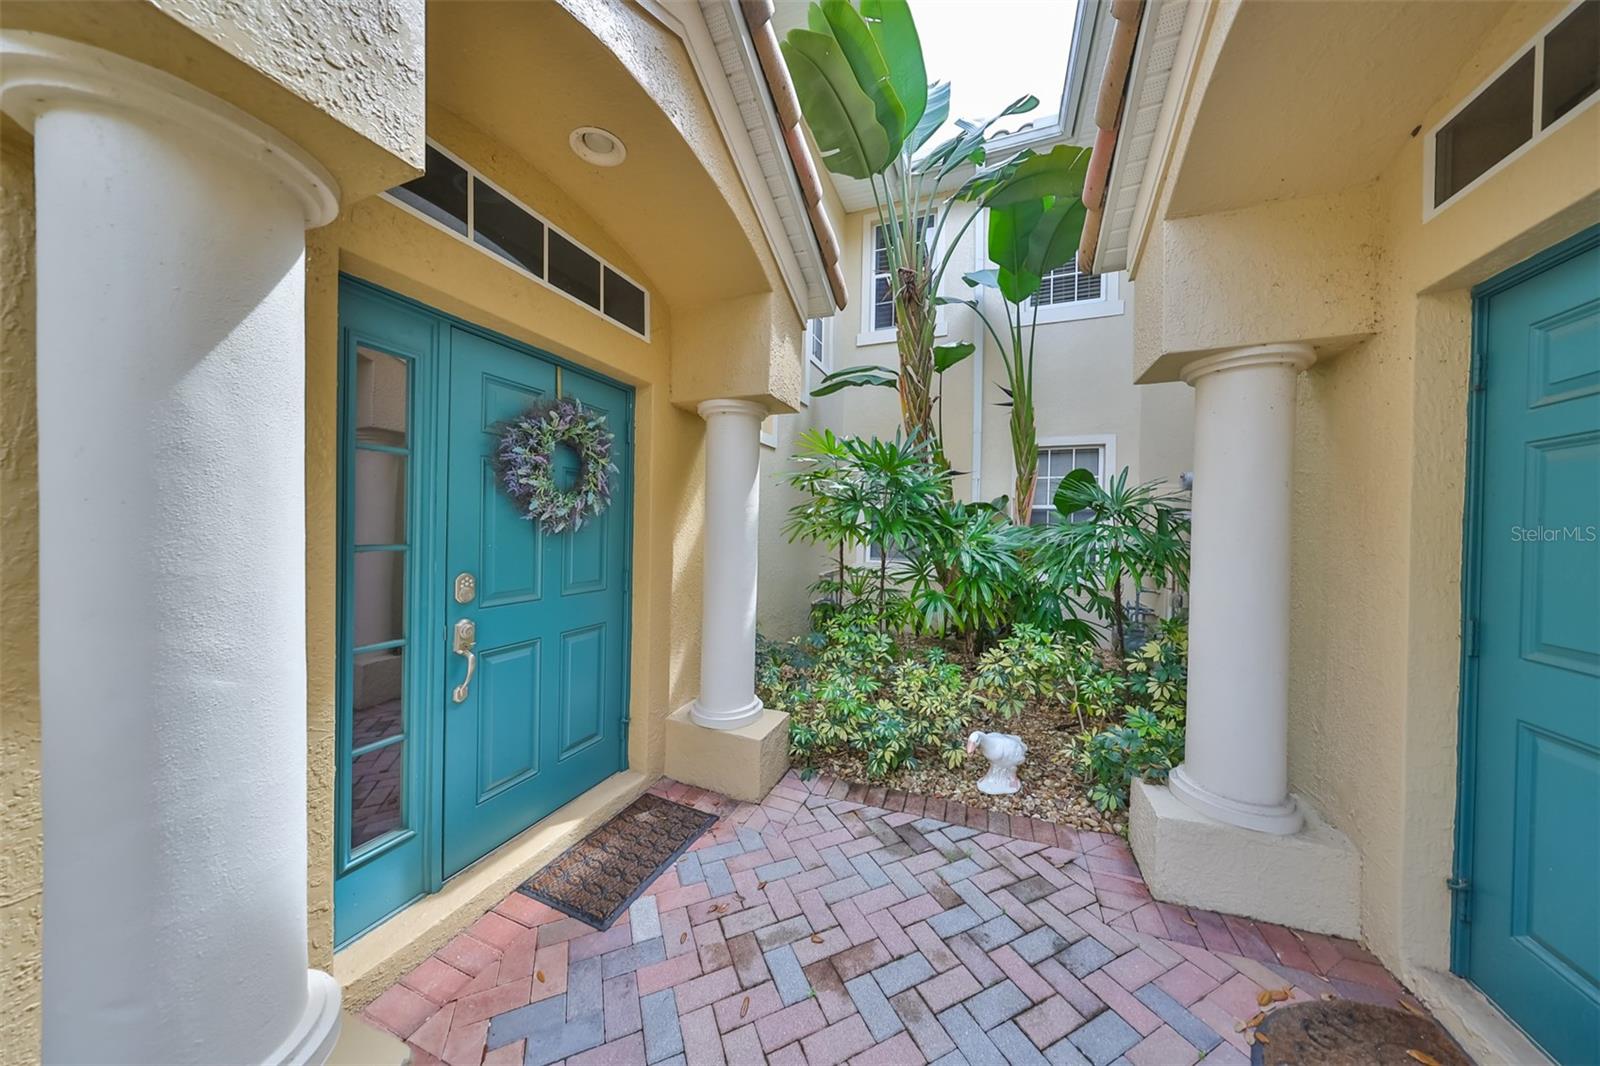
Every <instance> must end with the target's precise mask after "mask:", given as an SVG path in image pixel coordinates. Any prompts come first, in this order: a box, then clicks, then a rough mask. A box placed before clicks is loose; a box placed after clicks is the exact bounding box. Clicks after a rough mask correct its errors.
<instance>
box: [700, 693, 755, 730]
mask: <svg viewBox="0 0 1600 1066" xmlns="http://www.w3.org/2000/svg"><path fill="white" fill-rule="evenodd" d="M764 709H765V708H763V707H762V705H761V697H760V696H755V697H752V698H751V700H750V702H749V703H747V704H745V705H744V706H743V707H735V708H734V709H733V710H731V711H708V710H706V708H705V707H704V706H702V705H701V703H700V701H699V700H695V701H694V702H693V703H691V704H689V717H690V718H692V719H693V720H694V724H695V725H700V726H705V727H706V728H707V729H743V728H744V727H745V726H747V725H750V724H751V723H752V722H755V721H756V720H758V719H759V718H760V717H761V712H762V711H763V710H764Z"/></svg>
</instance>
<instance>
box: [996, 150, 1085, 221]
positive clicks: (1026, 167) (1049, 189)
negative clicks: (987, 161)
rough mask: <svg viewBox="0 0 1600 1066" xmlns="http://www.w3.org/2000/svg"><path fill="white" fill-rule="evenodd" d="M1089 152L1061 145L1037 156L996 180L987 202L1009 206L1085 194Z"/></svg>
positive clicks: (1029, 158)
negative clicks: (1084, 185)
mask: <svg viewBox="0 0 1600 1066" xmlns="http://www.w3.org/2000/svg"><path fill="white" fill-rule="evenodd" d="M1089 156H1090V151H1089V149H1087V148H1079V147H1075V146H1073V145H1070V144H1058V145H1056V146H1055V147H1054V148H1052V149H1051V150H1050V151H1049V152H1047V153H1046V154H1044V155H1034V156H1030V157H1028V158H1026V159H1023V160H1021V162H1019V163H1017V165H1016V168H1015V169H1014V170H1011V171H1010V172H1009V173H1007V174H1006V175H1005V176H1004V177H1003V178H1001V180H999V181H998V182H996V183H995V186H994V188H993V190H992V191H990V192H989V193H988V195H987V196H986V197H985V199H984V202H985V204H987V205H988V206H989V207H991V208H993V207H1010V206H1012V205H1013V204H1020V203H1026V202H1028V201H1032V200H1045V199H1047V198H1051V197H1054V198H1055V199H1058V200H1062V199H1076V198H1081V197H1082V196H1083V182H1084V179H1085V177H1087V175H1088V173H1089Z"/></svg>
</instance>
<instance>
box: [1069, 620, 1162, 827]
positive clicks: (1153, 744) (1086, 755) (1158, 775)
mask: <svg viewBox="0 0 1600 1066" xmlns="http://www.w3.org/2000/svg"><path fill="white" fill-rule="evenodd" d="M1188 647H1189V638H1188V630H1187V628H1186V627H1185V625H1184V624H1183V623H1182V622H1167V623H1163V624H1162V626H1161V630H1160V632H1159V634H1158V635H1157V636H1156V637H1155V639H1153V640H1150V641H1147V642H1146V643H1145V645H1144V646H1143V647H1142V648H1140V649H1139V651H1138V653H1137V654H1135V655H1133V656H1131V657H1129V659H1128V661H1127V664H1126V665H1127V671H1128V672H1127V678H1126V680H1125V682H1124V687H1125V693H1126V696H1127V697H1128V698H1129V699H1130V702H1132V703H1133V704H1134V706H1132V707H1131V708H1130V709H1129V710H1128V711H1127V714H1126V716H1125V717H1124V719H1123V721H1122V724H1120V725H1116V726H1113V727H1111V728H1110V729H1104V730H1101V731H1100V732H1098V733H1085V734H1083V735H1082V736H1080V737H1079V738H1078V741H1077V743H1076V744H1075V745H1074V748H1073V755H1074V759H1075V761H1076V763H1077V766H1078V769H1079V772H1080V773H1081V774H1082V775H1083V778H1084V780H1085V781H1086V782H1087V783H1088V785H1089V800H1090V802H1092V803H1093V804H1094V805H1095V806H1096V807H1098V808H1100V809H1101V810H1102V811H1118V810H1122V809H1123V808H1124V807H1126V806H1127V805H1128V789H1129V788H1130V787H1131V786H1132V784H1133V779H1134V778H1136V777H1142V778H1144V779H1145V780H1147V781H1165V780H1166V777H1167V774H1168V772H1169V771H1171V769H1172V768H1173V767H1174V766H1176V765H1178V763H1179V762H1181V761H1182V760H1183V741H1184V717H1185V706H1184V704H1185V701H1186V699H1187V698H1188V665H1187V660H1188Z"/></svg>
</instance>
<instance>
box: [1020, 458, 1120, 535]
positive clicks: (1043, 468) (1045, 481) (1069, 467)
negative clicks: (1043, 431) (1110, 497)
mask: <svg viewBox="0 0 1600 1066" xmlns="http://www.w3.org/2000/svg"><path fill="white" fill-rule="evenodd" d="M1105 469H1106V446H1105V445H1104V444H1073V445H1066V446H1061V447H1050V448H1045V447H1040V449H1039V465H1038V467H1037V474H1036V476H1035V478H1034V482H1033V510H1032V512H1030V516H1029V524H1030V525H1035V526H1049V525H1055V524H1056V523H1057V522H1060V521H1062V518H1061V514H1060V512H1059V511H1057V510H1056V489H1058V488H1060V487H1061V479H1062V478H1064V477H1066V476H1067V474H1068V473H1069V472H1071V471H1073V470H1087V471H1089V473H1091V474H1093V475H1094V477H1095V480H1096V481H1102V480H1104V478H1105ZM1088 517H1090V515H1089V512H1088V511H1087V510H1084V511H1077V512H1075V513H1074V514H1073V515H1072V517H1071V521H1074V522H1081V521H1083V520H1084V519H1086V518H1088Z"/></svg>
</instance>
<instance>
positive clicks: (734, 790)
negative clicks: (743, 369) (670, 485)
mask: <svg viewBox="0 0 1600 1066" xmlns="http://www.w3.org/2000/svg"><path fill="white" fill-rule="evenodd" d="M699 412H700V417H701V418H704V419H705V420H706V512H705V515H706V518H705V531H704V543H705V565H704V573H703V586H702V587H703V590H704V594H703V597H702V600H701V605H700V609H701V616H700V619H701V620H700V695H699V696H698V697H696V698H695V700H694V702H693V703H691V704H690V705H689V706H688V707H686V708H681V709H679V711H678V712H677V713H675V714H673V715H672V716H671V717H670V718H669V719H668V721H667V775H668V776H669V777H673V778H676V779H677V780H679V781H686V782H689V783H690V784H695V785H699V786H700V787H701V788H709V789H714V790H716V791H718V792H723V793H726V794H728V795H732V796H736V797H737V798H739V799H746V800H752V801H753V800H758V799H760V798H761V797H762V796H763V795H765V794H766V791H767V789H768V788H771V787H772V785H773V784H776V783H777V780H778V778H779V777H782V776H783V771H784V769H786V768H787V765H788V761H787V755H788V750H787V749H788V735H789V734H788V723H789V716H788V715H786V714H781V713H778V712H775V711H768V710H767V709H766V708H764V707H763V706H762V705H761V700H760V698H759V697H758V696H757V695H756V581H757V566H756V544H757V533H758V526H757V521H758V518H759V515H760V495H761V493H760V475H761V420H762V419H763V418H764V417H766V409H765V408H764V407H762V406H761V405H760V404H758V403H752V402H751V401H749V400H706V401H705V402H704V403H702V404H700V406H699ZM717 734H721V735H717ZM774 770H775V771H776V772H775V773H774V772H773V771H774ZM769 776H770V778H771V780H767V778H768V777H769ZM763 782H765V787H763V786H762V783H763ZM757 790H759V791H757Z"/></svg>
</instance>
